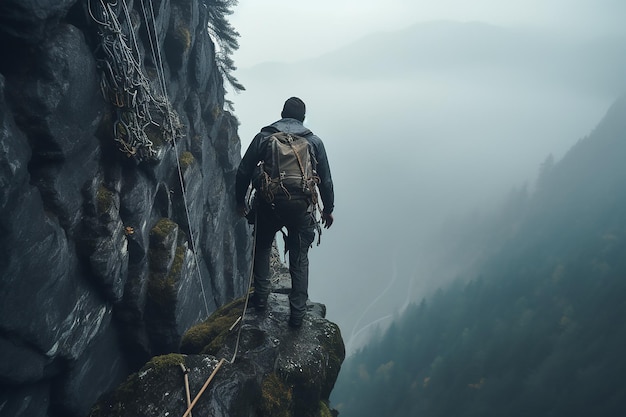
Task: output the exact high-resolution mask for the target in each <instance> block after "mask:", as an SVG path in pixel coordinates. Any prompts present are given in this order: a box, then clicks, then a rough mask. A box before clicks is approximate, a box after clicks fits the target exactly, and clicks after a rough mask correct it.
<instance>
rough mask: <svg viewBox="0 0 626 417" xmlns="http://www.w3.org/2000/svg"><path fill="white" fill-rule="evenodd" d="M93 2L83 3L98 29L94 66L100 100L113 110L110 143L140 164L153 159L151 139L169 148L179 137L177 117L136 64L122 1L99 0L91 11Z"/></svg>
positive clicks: (136, 53)
mask: <svg viewBox="0 0 626 417" xmlns="http://www.w3.org/2000/svg"><path fill="white" fill-rule="evenodd" d="M91 3H92V0H88V1H87V8H88V11H89V14H90V15H91V17H92V19H93V20H94V21H95V22H96V23H97V24H98V25H99V30H98V34H99V36H100V46H99V48H98V49H99V50H100V52H101V54H102V58H100V59H98V66H99V68H100V69H101V71H102V79H101V82H100V89H101V91H102V95H103V96H104V98H105V99H106V100H107V101H109V102H110V103H111V104H112V105H113V106H114V108H115V117H114V120H113V121H112V126H113V138H114V140H115V141H116V142H118V144H119V148H120V150H121V151H122V152H124V153H126V155H127V156H128V157H134V158H135V159H137V160H138V161H142V160H145V159H150V158H153V157H154V156H155V155H156V150H155V149H154V147H153V146H154V144H155V143H154V141H155V140H156V141H161V142H163V143H168V142H170V143H171V142H175V141H176V139H177V138H178V137H180V136H181V124H180V121H179V119H178V114H177V113H176V112H175V111H174V109H173V108H172V105H171V103H170V101H169V100H168V99H167V94H166V93H165V91H164V90H163V94H158V93H157V92H156V91H154V89H153V88H152V85H151V83H150V81H149V80H148V78H147V77H146V76H145V75H144V70H143V67H142V65H141V64H140V62H141V53H140V50H139V47H138V45H137V39H136V38H135V33H134V27H133V23H132V20H131V17H130V13H129V11H128V7H127V5H126V1H125V0H122V1H121V3H119V2H117V1H116V2H109V1H105V0H99V1H98V3H99V7H98V8H96V9H95V10H94V8H93V7H92V4H91ZM119 4H121V8H122V13H123V14H124V18H125V21H126V25H125V26H126V28H127V32H128V36H127V35H126V34H125V33H124V30H123V26H122V24H121V23H120V20H119V18H118V11H116V10H115V9H116V8H118V6H119ZM129 39H130V41H129ZM129 44H130V45H129ZM131 46H132V47H131ZM155 65H156V62H155ZM154 116H156V118H155V117H154Z"/></svg>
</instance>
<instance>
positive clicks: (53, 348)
mask: <svg viewBox="0 0 626 417" xmlns="http://www.w3.org/2000/svg"><path fill="white" fill-rule="evenodd" d="M148 6H149V7H148ZM209 11H210V9H208V8H207V7H206V6H204V5H203V4H202V2H195V1H193V2H191V1H185V0H155V1H145V2H144V1H133V0H119V1H116V2H112V1H109V0H90V1H88V0H62V1H58V0H55V1H53V0H3V1H2V2H0V55H1V56H2V59H0V358H1V361H0V416H3V417H4V416H11V417H14V416H15V417H17V416H61V415H63V416H84V415H86V414H87V412H88V410H89V409H90V408H91V406H92V405H93V403H94V402H95V401H96V400H97V399H98V398H99V397H100V395H101V394H102V393H105V392H107V391H110V390H111V389H112V388H113V387H114V386H116V385H117V384H118V383H119V382H120V381H123V380H124V379H125V378H126V377H127V376H128V375H129V373H131V372H133V371H135V370H137V369H139V368H140V367H141V366H142V365H143V364H144V363H145V362H146V361H147V360H149V359H150V358H151V357H152V356H155V355H160V354H164V353H168V352H173V351H177V349H178V345H179V342H180V338H181V336H182V335H183V333H184V332H185V331H186V330H187V329H188V328H189V327H190V326H192V325H194V324H197V323H199V322H201V321H202V320H204V319H205V318H206V317H208V316H209V314H210V313H211V312H213V311H215V310H216V309H217V308H218V307H219V306H221V305H223V304H225V303H227V302H229V301H231V300H233V299H235V298H238V297H241V296H242V294H244V293H245V288H246V286H247V279H246V278H244V275H246V273H245V272H242V271H247V270H248V265H249V255H248V254H249V250H248V249H249V247H248V246H249V235H248V230H247V228H248V226H247V225H246V224H245V222H244V221H241V220H239V219H238V218H237V217H235V215H234V207H233V201H232V200H233V199H232V195H233V186H234V175H235V171H236V167H237V164H238V162H239V159H240V142H239V138H238V136H237V121H236V119H235V118H234V116H233V115H231V114H230V113H229V112H228V111H225V110H224V108H225V106H224V104H225V103H224V87H223V81H222V80H223V72H222V71H220V67H219V62H218V61H216V58H215V56H216V53H215V44H214V39H212V38H211V36H210V34H209V31H208V30H207V25H208V24H209V20H210V13H209ZM114 23H115V25H114ZM116 25H118V26H116ZM155 28H156V31H155V30H154V29H155ZM150 30H152V34H151V32H150ZM155 32H156V33H157V34H158V37H157V38H156V39H155V38H154V33H155ZM155 46H156V48H154V47H155ZM120 56H126V58H127V59H125V60H119V59H118V61H117V62H113V61H112V59H111V57H113V58H116V57H117V58H119V57H120ZM130 58H133V60H132V65H131V64H129V63H130V62H131V60H130ZM174 144H175V145H176V146H174ZM179 173H180V175H179ZM181 184H184V186H181ZM183 190H184V191H185V192H184V194H183Z"/></svg>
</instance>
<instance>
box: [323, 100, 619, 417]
mask: <svg viewBox="0 0 626 417" xmlns="http://www.w3.org/2000/svg"><path fill="white" fill-rule="evenodd" d="M624 155H626V97H622V98H621V99H619V100H618V101H617V102H616V103H615V104H614V105H613V106H612V107H611V108H610V110H609V111H608V113H607V115H606V117H605V118H604V119H603V120H602V121H601V123H600V124H599V125H598V126H597V128H596V129H595V130H594V131H593V132H592V133H591V134H590V135H589V136H588V137H586V138H584V139H582V140H581V141H579V143H577V144H576V145H575V146H574V147H573V148H572V149H571V150H570V151H569V152H568V153H567V154H566V155H565V157H564V158H563V159H562V160H561V161H559V162H558V163H555V162H554V161H553V160H552V159H551V158H548V159H547V160H546V162H545V163H544V165H543V167H542V172H541V175H540V177H539V180H538V184H537V189H536V191H535V192H533V193H532V194H530V195H528V194H524V195H525V197H524V196H522V197H520V196H521V195H522V194H520V195H517V196H516V198H517V200H516V201H515V204H511V205H509V206H507V209H506V210H507V211H509V212H508V213H496V214H494V216H493V219H494V221H493V223H494V224H492V225H485V227H484V229H483V230H482V231H476V230H475V229H473V230H474V232H475V233H476V234H475V235H473V236H465V238H464V239H465V240H464V242H465V244H466V245H467V247H468V249H469V248H470V245H472V244H475V242H479V241H485V239H484V237H485V235H491V236H494V235H498V236H500V238H499V239H492V242H498V246H497V247H494V248H492V249H491V251H492V253H493V255H492V256H491V257H490V258H489V259H488V260H487V261H485V262H484V263H483V264H482V265H481V266H479V267H478V268H476V270H475V271H476V272H472V273H471V276H464V277H463V276H462V277H460V279H459V280H458V282H457V283H456V284H454V285H452V286H450V287H449V288H447V289H443V290H440V291H439V292H438V293H437V294H436V295H435V296H433V297H432V298H429V299H427V300H424V301H423V302H422V303H421V304H419V305H415V306H414V307H412V308H411V309H409V310H408V311H407V312H406V313H405V314H404V315H403V316H402V317H400V318H399V319H398V320H396V321H395V322H394V324H393V325H392V326H391V327H390V328H389V330H388V331H387V332H385V334H384V335H383V336H382V337H380V338H379V339H378V340H376V341H375V342H373V343H371V344H370V345H368V346H367V347H365V348H364V349H362V350H361V351H360V352H358V353H357V354H355V355H353V356H352V357H350V358H349V359H348V360H347V361H346V362H345V363H344V366H343V368H342V370H341V373H340V377H339V380H338V382H337V385H336V387H335V391H334V395H333V401H334V403H335V405H336V406H337V408H338V409H339V410H340V412H341V414H342V415H345V416H357V415H358V416H362V417H367V416H379V415H386V416H391V417H394V416H456V417H464V416H481V417H485V416H535V417H541V416H570V417H571V416H591V415H592V416H595V417H604V416H606V417H609V416H610V417H613V416H617V415H623V414H624V412H625V411H626V382H624V378H623V375H624V374H625V373H626V357H625V356H624V353H623V348H624V346H625V345H626V325H625V324H624V317H625V316H626V302H625V301H624V300H626V210H624V207H626V192H625V190H626V165H625V164H624ZM503 219H507V220H506V222H505V221H503ZM468 230H469V229H468ZM505 230H506V233H501V232H502V231H505ZM487 240H489V239H487ZM457 243H458V242H457ZM468 274H469V273H468Z"/></svg>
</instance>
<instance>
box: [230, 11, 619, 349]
mask: <svg viewBox="0 0 626 417" xmlns="http://www.w3.org/2000/svg"><path fill="white" fill-rule="evenodd" d="M244 3H245V2H244ZM276 3H278V2H276ZM322 3H324V2H322ZM339 3H341V2H339ZM399 3H402V2H399ZM447 3H451V2H447ZM487 3H488V2H482V3H481V4H487ZM583 3H584V2H580V4H583ZM609 3H611V2H604V3H602V4H603V5H607V4H609ZM365 4H367V5H369V6H368V7H370V6H372V5H373V3H371V4H370V3H368V2H366V3H365ZM568 4H569V3H568ZM611 4H612V3H611ZM242 6H243V7H244V10H245V4H243V5H242ZM614 6H615V7H622V6H621V3H620V4H619V5H618V3H615V4H614ZM320 7H322V6H320ZM355 7H359V6H355ZM364 7H365V6H364ZM372 7H373V6H372ZM407 7H408V6H407ZM622 8H623V7H622ZM583 9H584V8H583ZM581 11H582V9H581ZM292 13H293V10H292ZM600 14H601V13H600ZM236 16H237V14H236V13H235V19H234V22H233V23H234V25H235V29H236V30H239V31H240V32H241V33H242V38H241V39H240V42H241V43H242V48H243V45H244V43H245V41H246V39H245V33H256V32H255V31H254V30H253V29H256V30H257V31H258V32H259V34H260V35H259V36H266V35H267V34H266V33H265V32H264V29H263V28H264V26H262V25H256V26H254V27H247V26H246V28H245V31H244V29H243V28H240V27H239V26H237V19H236ZM403 19H406V16H403ZM417 20H419V19H416V21H417ZM545 20H546V19H543V20H541V19H540V21H541V22H540V23H545ZM503 21H504V22H505V23H506V19H504V20H503ZM530 22H531V23H532V20H531V21H530ZM241 23H242V24H244V23H245V20H242V21H241ZM248 24H251V23H248ZM598 27H599V26H598ZM548 28H549V29H551V30H546V29H545V28H543V29H541V28H536V27H534V26H533V25H530V24H529V25H526V26H524V27H521V26H519V25H516V26H515V27H507V26H505V25H495V24H492V23H481V22H472V23H467V22H465V23H463V22H454V21H434V22H417V23H414V24H411V25H407V26H406V27H404V28H400V29H395V30H386V31H381V32H374V33H370V34H366V35H364V36H363V37H362V38H361V39H356V40H354V41H353V42H348V43H347V44H346V45H345V46H342V47H339V48H336V47H333V44H330V45H327V48H328V49H327V52H323V53H320V54H319V55H317V56H312V57H311V56H308V57H307V56H306V55H298V57H302V58H301V59H298V58H296V59H294V58H293V56H292V55H291V54H290V48H287V47H285V46H284V45H283V44H282V41H281V40H280V39H275V40H274V43H273V44H268V45H266V47H267V51H273V53H274V55H272V53H270V52H268V54H267V56H268V58H269V57H271V59H268V62H261V63H258V64H255V65H251V66H248V67H241V66H240V69H239V70H238V71H237V72H236V73H235V76H236V77H237V78H238V79H239V81H240V82H241V83H242V84H243V85H244V86H245V87H246V91H245V92H242V93H240V94H233V93H230V94H229V96H228V98H229V99H230V100H232V101H233V103H234V106H235V115H236V116H237V117H238V119H239V120H240V123H241V125H240V129H239V134H240V136H241V142H242V152H243V151H245V148H246V147H247V145H248V144H249V143H250V140H251V139H252V137H253V136H254V135H255V134H256V133H257V132H258V130H259V129H260V128H261V127H262V126H265V125H267V124H270V123H272V122H273V121H275V120H277V119H278V118H279V114H280V110H281V108H282V104H283V102H284V100H285V99H286V98H288V97H290V96H294V95H295V96H299V97H301V98H302V99H303V100H304V101H305V102H306V104H307V119H306V120H305V125H306V126H308V127H309V128H311V130H313V131H314V132H315V133H316V134H318V136H320V137H321V138H322V139H323V140H324V143H325V145H326V149H327V153H328V155H329V161H330V164H331V169H332V174H333V179H334V183H335V194H336V209H335V224H334V225H333V227H332V228H331V229H329V230H325V231H324V232H323V235H322V242H321V245H320V246H319V247H314V248H313V249H312V250H311V252H310V258H311V267H310V268H311V277H310V288H309V296H310V299H311V300H313V301H317V302H321V303H324V304H326V306H327V308H328V318H329V319H330V320H333V321H335V322H336V323H338V324H339V326H340V328H341V329H342V333H343V335H344V339H345V341H346V343H347V348H348V352H349V353H351V352H352V351H353V350H354V349H355V348H356V347H358V346H359V345H360V344H362V343H363V342H365V341H366V340H367V336H368V334H369V330H371V329H373V328H375V327H376V326H385V325H386V324H388V322H389V320H390V319H391V318H392V317H393V315H395V314H398V313H400V312H401V311H402V310H403V308H404V307H405V306H406V305H407V304H408V303H409V302H411V301H414V300H419V299H421V298H422V297H425V296H428V294H429V292H430V291H432V290H433V289H434V288H437V287H438V286H440V285H444V284H445V283H446V282H449V281H450V280H451V279H453V278H454V277H455V276H456V274H457V273H458V272H459V271H462V270H463V268H464V266H465V263H467V259H466V260H464V262H458V263H457V262H456V261H455V260H454V259H446V256H445V255H446V254H445V252H446V246H445V244H444V245H443V246H441V245H440V244H437V245H435V244H434V243H433V242H434V241H435V240H437V241H438V242H441V238H440V237H438V233H439V231H440V230H441V225H442V224H444V223H446V222H447V221H448V220H450V219H453V218H458V217H462V216H464V215H466V214H467V213H470V212H475V211H481V210H482V211H485V210H490V209H492V208H494V207H497V205H498V204H499V202H501V201H502V199H503V198H504V197H505V196H506V195H507V193H508V192H509V191H510V190H511V189H512V188H513V187H515V186H520V185H523V184H529V185H530V186H532V184H533V182H534V179H535V177H536V175H537V173H538V170H539V167H540V164H541V163H542V162H543V161H544V160H545V159H546V157H547V156H548V155H549V154H552V155H554V157H555V158H557V159H559V158H560V157H561V156H562V155H563V154H564V153H565V152H566V151H567V150H568V149H569V148H570V147H571V146H572V145H574V144H575V143H576V141H577V140H579V139H580V138H582V137H584V136H585V135H587V134H588V133H589V132H590V131H591V130H592V129H593V128H594V126H595V124H596V123H597V122H598V121H599V120H600V118H601V117H602V115H603V114H604V113H605V112H606V110H607V108H608V107H609V105H610V104H611V102H612V101H613V100H614V99H615V98H617V96H618V95H619V94H620V93H621V92H623V91H624V87H625V85H624V83H623V81H622V79H621V78H622V74H624V73H625V70H626V58H625V57H626V48H625V46H626V42H624V39H625V38H624V37H623V34H620V33H619V31H618V30H617V29H615V30H613V29H611V28H609V27H607V26H605V27H603V30H602V31H598V32H594V31H593V30H591V28H589V27H587V30H584V31H583V30H581V31H579V32H575V31H571V27H570V33H571V34H570V35H567V36H566V34H565V33H560V32H559V31H557V30H555V28H554V27H551V26H548ZM287 33H290V32H287ZM286 36H288V35H286ZM268 42H269V41H268ZM286 43H289V42H288V41H287V42H286ZM338 43H340V42H339V41H338ZM259 47H260V46H259ZM264 47H265V46H264ZM276 50H279V51H281V53H280V54H278V55H276V54H275V52H276ZM257 53H258V51H257ZM235 58H236V57H235ZM248 59H250V60H251V61H253V59H251V58H248ZM244 62H245V59H244ZM444 242H445V240H444ZM450 243H453V242H450ZM441 259H444V260H445V261H444V262H442V261H441Z"/></svg>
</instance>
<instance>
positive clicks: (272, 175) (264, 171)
mask: <svg viewBox="0 0 626 417" xmlns="http://www.w3.org/2000/svg"><path fill="white" fill-rule="evenodd" d="M315 164H316V161H315V157H314V156H313V155H312V153H311V150H310V144H309V141H308V140H306V138H303V137H302V136H298V135H294V134H292V133H285V132H276V133H272V134H271V135H270V136H269V137H268V140H267V147H266V151H265V159H264V160H263V161H261V162H260V163H259V171H260V172H259V179H260V181H259V183H260V184H258V185H257V187H256V188H257V190H258V191H260V195H261V196H262V197H263V198H264V199H265V201H267V202H268V203H272V202H274V201H276V200H279V201H280V200H282V201H285V200H292V199H310V200H311V203H313V204H317V188H316V187H317V184H318V183H319V181H320V179H319V177H318V176H317V173H316V172H315V167H314V166H315Z"/></svg>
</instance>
